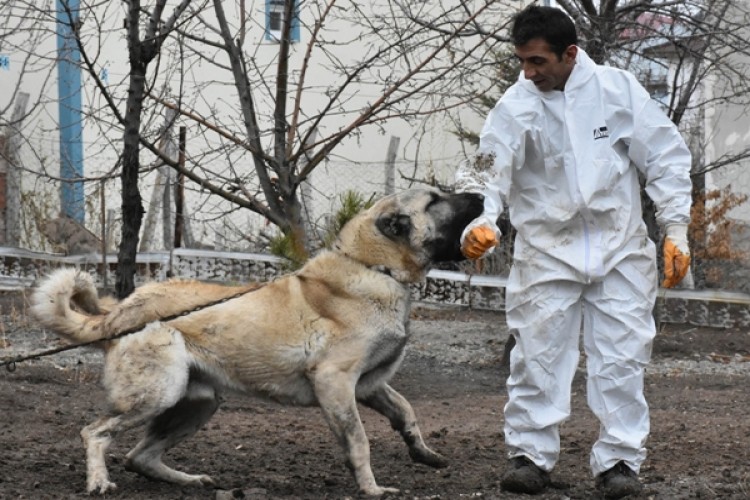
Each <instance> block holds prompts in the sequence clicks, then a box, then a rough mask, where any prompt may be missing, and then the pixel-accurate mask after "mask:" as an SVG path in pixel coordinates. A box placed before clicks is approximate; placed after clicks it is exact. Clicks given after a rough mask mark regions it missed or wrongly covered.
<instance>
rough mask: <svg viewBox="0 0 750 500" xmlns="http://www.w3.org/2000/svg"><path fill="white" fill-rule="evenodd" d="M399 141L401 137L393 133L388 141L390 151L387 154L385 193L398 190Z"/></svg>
mask: <svg viewBox="0 0 750 500" xmlns="http://www.w3.org/2000/svg"><path fill="white" fill-rule="evenodd" d="M399 142H401V139H400V138H399V137H396V136H393V135H392V136H391V140H390V142H389V143H388V152H387V153H386V156H385V194H393V193H395V192H396V153H397V151H398V144H399Z"/></svg>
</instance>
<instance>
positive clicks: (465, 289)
mask: <svg viewBox="0 0 750 500" xmlns="http://www.w3.org/2000/svg"><path fill="white" fill-rule="evenodd" d="M137 262H138V275H137V277H136V284H137V285H140V284H143V283H146V282H148V281H154V280H156V281H163V280H166V279H169V278H171V277H175V278H183V279H196V280H200V281H213V282H219V283H226V284H239V283H245V282H248V281H259V282H267V281H270V280H272V279H274V278H276V277H278V276H281V275H282V274H284V273H285V272H286V269H285V266H284V263H283V261H282V260H281V259H279V258H278V257H274V256H270V255H265V254H252V253H233V252H218V251H209V250H193V249H176V250H174V251H173V252H148V253H141V254H139V255H138V259H137ZM116 264H117V257H116V256H114V255H107V256H106V263H105V262H104V260H103V258H102V256H101V255H100V254H88V255H74V256H62V255H53V254H45V253H38V252H31V251H26V250H19V249H15V248H2V247H0V290H24V289H26V288H29V287H33V286H34V285H35V283H36V282H37V280H38V279H39V278H40V277H42V276H44V275H45V274H47V273H49V272H50V271H51V270H53V269H55V268H58V267H64V266H66V267H78V268H80V269H84V270H86V271H88V272H89V273H91V275H92V276H93V277H94V279H95V280H96V283H97V284H98V286H99V287H101V288H103V289H112V288H113V286H114V282H115V269H116ZM505 285H506V279H505V278H504V277H502V276H472V275H467V274H464V273H460V272H454V271H439V270H433V271H431V272H430V273H429V274H428V276H427V279H426V280H425V281H424V282H422V283H419V284H416V285H413V287H412V297H413V299H414V300H415V301H417V302H421V303H425V304H433V305H440V306H453V307H465V308H474V309H482V310H491V311H498V312H502V311H504V309H505ZM656 317H657V319H658V321H661V322H665V323H688V324H694V325H700V326H713V327H718V328H731V327H741V328H750V294H744V293H734V292H721V291H716V290H666V289H661V290H660V292H659V298H658V300H657V307H656Z"/></svg>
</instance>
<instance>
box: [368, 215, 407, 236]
mask: <svg viewBox="0 0 750 500" xmlns="http://www.w3.org/2000/svg"><path fill="white" fill-rule="evenodd" d="M375 224H376V226H377V228H378V229H379V230H380V232H381V233H383V234H384V235H386V236H387V237H389V238H391V239H408V237H409V234H410V232H411V217H409V216H408V215H405V214H389V215H384V216H382V217H380V218H379V219H378V220H377V222H376V223H375Z"/></svg>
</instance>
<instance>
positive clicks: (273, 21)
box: [266, 0, 299, 42]
mask: <svg viewBox="0 0 750 500" xmlns="http://www.w3.org/2000/svg"><path fill="white" fill-rule="evenodd" d="M293 1H294V9H293V13H292V31H291V33H290V41H291V42H299V2H298V1H297V0H293ZM284 3H285V0H266V40H270V41H274V42H278V41H279V39H280V38H281V29H282V27H283V24H282V23H283V19H282V18H283V16H284Z"/></svg>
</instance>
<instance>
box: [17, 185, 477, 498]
mask: <svg viewBox="0 0 750 500" xmlns="http://www.w3.org/2000/svg"><path fill="white" fill-rule="evenodd" d="M482 210H483V201H482V197H481V195H475V194H447V193H442V192H440V191H436V190H430V189H415V190H408V191H405V192H402V193H398V194H395V195H389V196H386V197H384V198H382V199H380V200H379V201H378V202H376V203H375V204H374V205H373V206H372V207H371V208H369V209H367V210H365V211H363V212H362V213H360V214H359V215H357V216H355V217H354V218H353V219H352V220H350V221H349V222H348V223H347V224H346V225H345V226H344V227H343V228H342V230H341V231H340V232H339V234H338V236H337V239H336V240H335V242H334V243H333V244H332V246H331V248H330V249H327V250H322V251H321V252H320V253H318V254H317V255H316V256H315V257H313V258H312V259H310V260H309V261H308V262H307V263H306V264H305V265H304V266H303V267H302V268H301V269H300V270H298V271H297V272H294V273H292V274H288V275H286V276H283V277H280V278H278V279H276V280H274V281H271V282H269V283H267V284H263V285H258V284H255V285H248V286H245V287H238V286H234V287H229V286H222V285H218V284H207V283H201V282H197V281H187V280H172V281H166V282H154V283H149V284H146V285H143V286H141V287H139V288H137V289H136V290H135V291H134V292H133V294H131V295H130V296H129V297H127V298H125V299H124V300H123V301H121V302H119V303H118V302H115V303H105V302H104V301H103V300H102V299H100V298H99V297H98V296H97V291H96V288H95V286H94V283H93V281H92V279H91V276H90V275H89V274H88V273H85V272H80V271H77V270H75V269H60V270H57V271H55V272H53V273H52V274H51V275H50V276H48V277H47V278H45V280H44V281H43V282H42V283H41V284H40V285H39V286H38V287H37V288H36V289H35V291H34V293H33V294H32V298H31V304H32V305H31V312H32V314H33V316H34V317H36V319H38V321H39V322H40V323H41V324H42V325H43V326H44V327H46V328H48V329H50V330H53V331H54V332H55V333H57V334H58V335H60V336H61V337H64V338H67V339H69V340H72V341H75V342H96V345H98V346H100V347H101V348H102V349H103V350H104V351H105V363H104V373H103V377H102V382H103V385H104V388H105V390H106V393H107V397H108V411H107V412H106V414H105V416H102V417H101V418H99V419H98V420H96V421H95V422H93V423H91V424H89V425H87V426H86V427H84V428H83V430H82V431H81V436H82V438H83V443H84V447H85V449H86V461H87V489H88V492H89V494H92V493H98V494H105V493H107V492H109V491H112V490H114V489H115V488H116V485H115V484H114V483H113V482H111V481H110V478H109V474H108V472H107V466H106V464H105V453H106V450H107V447H108V445H109V444H110V440H111V436H117V435H118V434H119V433H121V432H123V431H127V430H129V429H133V428H137V427H140V426H146V431H145V436H144V437H143V439H142V440H141V441H140V442H139V443H138V444H137V445H136V446H135V448H133V450H131V451H130V452H129V453H128V454H127V456H126V461H125V467H126V468H127V469H128V470H130V471H134V472H137V473H139V474H142V475H144V476H146V477H149V478H151V479H156V480H161V481H168V482H172V483H176V484H180V485H204V486H215V484H216V483H215V481H214V480H213V479H212V478H211V477H210V476H207V475H203V474H196V475H194V474H187V473H184V472H180V471H177V470H174V469H172V468H170V467H168V466H167V465H165V464H164V463H163V462H162V459H161V457H162V454H163V453H164V452H165V451H166V450H168V449H169V448H171V447H173V446H174V445H176V444H177V443H179V442H180V441H182V440H183V439H185V438H187V437H188V436H190V435H192V434H193V433H195V432H196V431H198V429H200V428H201V427H202V426H203V425H204V424H205V423H206V422H207V421H208V420H209V419H210V418H211V416H212V415H213V414H214V412H215V411H216V410H217V408H218V407H219V402H220V396H221V394H222V392H224V391H238V392H240V393H248V394H256V395H264V396H267V397H270V398H271V399H274V400H276V401H278V402H281V403H283V404H292V405H318V406H320V408H321V409H322V412H323V415H324V417H325V420H326V421H327V423H328V425H329V426H330V428H331V430H332V431H333V433H334V434H335V436H336V439H337V440H338V442H339V443H340V445H341V446H342V448H343V449H344V452H345V456H346V465H347V466H348V468H349V469H350V470H351V472H352V473H353V475H354V479H355V481H356V483H357V486H358V488H359V490H360V492H361V493H362V494H365V495H371V496H380V495H383V494H385V493H395V492H398V489H396V488H387V487H382V486H379V485H378V484H377V483H376V481H375V477H374V475H373V472H372V469H371V467H370V450H369V443H368V440H367V436H366V435H365V430H364V427H363V425H362V421H361V419H360V417H359V413H358V411H357V403H361V404H363V405H365V406H367V407H369V408H372V409H374V410H375V411H377V412H379V413H381V414H382V415H384V416H385V417H386V418H387V419H388V420H389V421H390V423H391V425H392V427H393V428H394V429H395V430H397V431H398V432H399V433H400V434H401V436H402V438H403V440H404V441H405V443H406V445H407V446H408V448H409V455H410V457H411V458H412V460H414V461H415V462H419V463H423V464H426V465H428V466H432V467H436V468H439V467H445V466H446V465H447V461H446V459H445V458H444V457H443V456H442V455H440V454H438V453H437V452H435V451H433V450H431V449H430V448H429V447H428V446H427V445H426V444H425V442H424V440H423V438H422V435H421V433H420V430H419V426H418V425H417V420H416V416H415V413H414V410H413V409H412V407H411V405H410V404H409V403H408V402H407V400H406V399H405V398H404V397H403V396H402V395H400V394H399V393H398V392H397V391H396V390H394V389H393V388H392V387H391V386H390V385H389V384H388V382H389V380H390V379H391V377H392V376H393V375H394V374H395V373H396V370H397V369H398V367H399V365H400V363H401V361H402V359H403V357H404V347H405V345H406V342H407V340H408V338H409V330H408V325H409V313H410V291H409V284H410V283H414V282H418V281H420V280H422V279H423V278H424V277H425V275H426V273H427V271H428V270H429V269H430V267H431V266H432V265H433V264H435V263H437V262H447V261H459V260H462V259H463V256H462V255H461V252H460V246H459V245H460V244H459V241H460V236H461V234H462V232H463V231H464V229H465V228H466V226H467V225H468V224H469V222H471V221H472V220H473V219H475V218H476V217H478V216H479V215H480V214H481V212H482ZM185 312H186V313H187V314H184V315H182V316H178V315H179V314H180V313H185ZM165 318H167V319H165ZM118 334H120V336H119V337H118V338H115V339H110V340H107V339H108V337H112V336H116V335H118Z"/></svg>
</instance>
